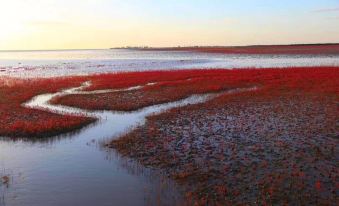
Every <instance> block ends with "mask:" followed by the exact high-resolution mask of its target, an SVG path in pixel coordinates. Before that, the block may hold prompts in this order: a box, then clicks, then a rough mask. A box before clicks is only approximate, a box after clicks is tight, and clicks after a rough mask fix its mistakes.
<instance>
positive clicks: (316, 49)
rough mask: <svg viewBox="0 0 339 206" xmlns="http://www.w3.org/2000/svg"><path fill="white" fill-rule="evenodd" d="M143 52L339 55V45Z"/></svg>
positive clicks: (195, 48)
mask: <svg viewBox="0 0 339 206" xmlns="http://www.w3.org/2000/svg"><path fill="white" fill-rule="evenodd" d="M142 50H158V51H191V52H205V53H219V54H317V55H320V54H339V44H309V45H308V44H305V45H263V46H260V45H256V46H233V47H231V46H230V47H173V48H148V49H147V48H146V49H142Z"/></svg>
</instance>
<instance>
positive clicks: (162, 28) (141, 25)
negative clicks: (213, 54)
mask: <svg viewBox="0 0 339 206" xmlns="http://www.w3.org/2000/svg"><path fill="white" fill-rule="evenodd" d="M0 2H1V5H2V6H1V8H0V28H1V33H0V50H1V51H13V50H20V51H21V50H74V49H75V50H76V49H109V48H113V47H124V46H150V47H176V46H213V45H217V46H246V45H283V44H314V43H320V44H321V43H337V42H339V27H338V26H337V24H338V21H339V2H338V1H337V0H324V1H317V0H300V1H298V2H296V1H292V0H286V1H283V2H282V1H281V2H278V1H271V0H268V1H267V0H239V1H235V0H229V1H220V0H213V1H207V0H195V1H193V0H187V1H180V0H173V1H165V0H157V1H156V0H143V1H141V0H138V1H137V0H97V1H95V0H84V1H80V0H70V1H66V0H45V1H39V0H27V1H20V0H0Z"/></svg>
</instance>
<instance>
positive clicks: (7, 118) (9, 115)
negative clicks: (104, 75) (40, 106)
mask: <svg viewBox="0 0 339 206" xmlns="http://www.w3.org/2000/svg"><path fill="white" fill-rule="evenodd" d="M83 81H85V80H84V78H81V77H73V78H55V79H29V80H23V79H14V78H10V77H2V78H1V79H0V97H1V98H0V136H10V137H43V136H54V135H57V134H60V133H64V132H68V131H72V130H74V129H77V128H80V127H82V126H84V125H87V124H89V123H90V122H93V121H94V119H90V118H87V117H73V116H68V115H57V114H52V113H50V112H44V111H40V110H35V109H28V108H24V107H23V106H22V103H24V102H26V101H28V100H29V99H31V98H32V97H34V96H36V95H39V94H44V93H54V92H57V91H59V90H60V89H62V88H68V87H75V86H79V85H80V84H81V83H82V82H83Z"/></svg>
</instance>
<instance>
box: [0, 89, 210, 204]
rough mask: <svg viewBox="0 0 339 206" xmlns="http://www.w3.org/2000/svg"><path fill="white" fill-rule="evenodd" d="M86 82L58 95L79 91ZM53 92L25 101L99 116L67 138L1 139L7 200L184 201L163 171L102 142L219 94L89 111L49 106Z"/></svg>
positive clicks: (68, 202)
mask: <svg viewBox="0 0 339 206" xmlns="http://www.w3.org/2000/svg"><path fill="white" fill-rule="evenodd" d="M88 85H89V84H84V85H82V86H81V87H78V88H72V89H68V90H64V91H62V92H59V93H57V94H58V95H63V94H70V93H72V92H78V90H79V89H81V88H84V87H86V86H88ZM54 95H55V94H46V95H39V96H37V97H36V98H33V99H32V101H29V102H28V103H26V104H24V105H25V106H27V107H31V108H36V109H53V110H51V111H52V112H55V113H61V114H63V113H73V112H79V113H81V114H85V115H89V116H95V117H97V118H98V119H99V120H98V121H97V123H96V124H92V125H90V126H88V127H86V128H84V129H82V130H81V131H79V132H78V133H72V134H68V136H66V138H65V137H63V136H59V137H56V138H51V139H50V140H46V141H45V140H33V141H28V140H23V139H16V140H12V139H8V138H7V139H6V138H3V139H1V140H0V165H1V167H2V168H6V169H7V170H9V171H11V176H12V177H13V184H12V185H11V187H9V188H8V190H7V191H6V193H5V197H4V198H5V199H4V203H6V204H7V205H25V206H26V205H76V204H79V205H95V204H98V205H112V204H113V205H158V204H160V205H175V204H177V203H178V202H180V201H182V196H181V192H180V189H179V188H178V187H177V185H175V184H174V183H173V182H171V181H170V180H169V179H167V178H166V177H164V176H163V175H161V173H159V172H158V171H155V170H152V169H147V168H143V167H142V166H141V165H138V164H137V163H136V162H134V161H132V160H130V159H126V158H122V157H120V156H119V155H118V154H116V153H114V152H113V153H112V152H111V153H108V152H102V150H103V149H104V150H106V149H105V148H102V147H99V146H98V145H101V144H104V143H107V141H108V140H109V139H112V138H117V137H119V136H120V135H121V134H123V133H125V132H127V131H128V130H129V129H133V128H134V127H136V126H138V125H141V124H143V123H144V122H145V117H146V116H149V115H151V114H155V113H159V112H162V111H164V110H167V109H170V108H174V107H179V106H185V105H188V104H197V103H202V102H204V101H206V100H208V99H210V98H212V97H213V96H215V95H212V94H206V95H193V96H191V97H189V98H186V99H183V100H180V101H176V102H171V103H166V104H161V105H155V106H150V107H145V108H143V109H140V110H137V111H133V112H109V111H86V110H81V109H72V108H70V107H64V106H55V105H49V103H48V101H49V100H50V99H51V98H53V97H54ZM72 110H74V111H72ZM99 143H101V144H99ZM98 147H99V149H98ZM126 171H127V172H126Z"/></svg>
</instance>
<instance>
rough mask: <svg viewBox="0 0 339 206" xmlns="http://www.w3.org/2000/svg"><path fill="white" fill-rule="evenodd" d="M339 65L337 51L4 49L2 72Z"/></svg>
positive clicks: (57, 73)
mask: <svg viewBox="0 0 339 206" xmlns="http://www.w3.org/2000/svg"><path fill="white" fill-rule="evenodd" d="M292 66H339V56H336V55H293V56H291V55H290V56H289V55H247V54H245V55H244V54H241V55H229V54H228V55H223V54H208V53H192V52H168V51H134V50H69V51H26V52H0V75H10V76H21V77H35V76H40V77H49V76H64V75H79V74H80V75H86V74H93V73H106V72H119V71H135V70H137V71H143V70H159V69H187V68H248V67H258V68H261V67H262V68H267V67H292Z"/></svg>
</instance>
